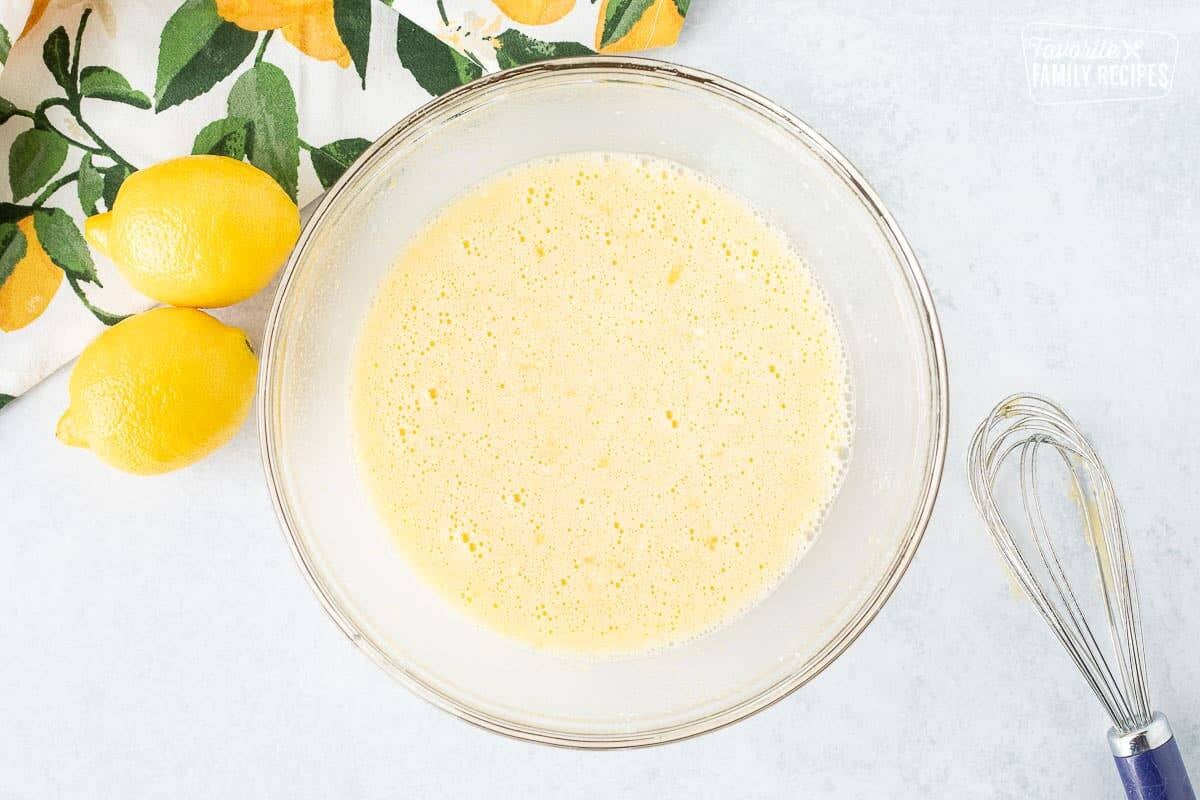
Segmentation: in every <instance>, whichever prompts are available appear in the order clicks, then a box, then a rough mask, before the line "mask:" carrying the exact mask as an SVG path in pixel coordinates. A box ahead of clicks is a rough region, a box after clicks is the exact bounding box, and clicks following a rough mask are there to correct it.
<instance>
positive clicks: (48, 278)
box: [0, 216, 63, 332]
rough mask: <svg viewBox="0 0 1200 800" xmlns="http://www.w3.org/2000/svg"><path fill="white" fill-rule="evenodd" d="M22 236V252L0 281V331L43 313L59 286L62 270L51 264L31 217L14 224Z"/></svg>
mask: <svg viewBox="0 0 1200 800" xmlns="http://www.w3.org/2000/svg"><path fill="white" fill-rule="evenodd" d="M17 228H18V229H19V230H20V231H21V233H23V234H24V235H25V255H24V256H22V257H21V259H20V260H19V261H18V262H17V263H16V264H15V265H13V270H12V272H11V273H9V276H8V277H7V278H5V279H4V282H3V283H2V284H0V331H6V332H8V331H15V330H19V329H20V328H24V327H25V326H26V325H28V324H29V323H31V322H33V321H34V320H35V319H37V318H38V317H40V316H41V315H42V312H43V311H45V310H46V306H48V305H50V301H51V300H52V299H53V298H54V295H55V293H56V292H58V287H59V286H61V285H62V281H63V273H62V270H61V269H59V268H58V267H56V266H55V265H54V262H53V261H51V260H50V257H49V256H47V255H46V251H45V250H43V249H42V245H41V243H40V242H38V238H37V233H36V232H35V231H34V229H33V217H32V216H28V217H25V218H24V219H22V220H21V221H20V222H18V223H17Z"/></svg>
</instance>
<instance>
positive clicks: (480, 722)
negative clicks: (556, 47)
mask: <svg viewBox="0 0 1200 800" xmlns="http://www.w3.org/2000/svg"><path fill="white" fill-rule="evenodd" d="M579 72H583V73H588V74H594V75H595V76H596V77H597V78H600V79H603V78H604V77H621V76H635V77H636V76H646V75H649V76H651V77H657V78H661V79H665V80H667V81H669V82H675V83H676V84H682V85H690V86H691V87H693V88H699V89H701V90H706V91H710V92H713V93H716V94H718V95H723V96H724V97H725V98H726V99H731V100H733V101H735V102H739V103H741V104H742V105H744V106H746V107H747V108H748V110H751V111H756V112H758V113H759V114H760V115H762V116H765V117H767V118H768V119H770V120H772V121H774V122H775V123H776V124H778V125H779V126H780V127H781V128H782V129H784V130H786V131H787V132H789V133H791V134H792V135H794V136H797V137H798V138H800V139H801V140H802V141H804V142H806V143H807V144H809V145H811V146H812V147H814V148H815V149H816V150H818V151H819V153H820V155H821V157H822V158H823V159H824V160H825V161H826V163H827V164H828V165H829V166H830V168H831V169H833V170H834V172H835V173H836V174H837V175H838V177H840V178H841V179H842V180H844V181H845V182H846V183H847V184H848V186H849V187H850V188H851V189H852V190H853V191H854V192H855V193H857V194H858V196H859V198H860V200H861V201H862V202H863V203H864V205H865V206H866V208H867V210H868V211H869V212H870V213H871V214H872V215H873V216H874V218H875V220H876V223H877V224H878V225H879V227H880V229H881V232H882V233H883V234H884V236H885V237H886V238H887V240H888V243H889V245H890V246H891V247H892V249H893V251H894V252H895V254H896V256H897V260H898V261H899V262H900V267H901V268H902V270H903V273H904V275H903V277H904V278H905V279H906V282H907V284H908V286H909V289H910V291H911V294H912V297H913V300H914V303H915V309H914V310H915V311H916V312H917V315H918V323H919V324H920V325H921V326H922V328H923V332H924V333H925V337H926V341H925V345H926V348H927V353H926V355H927V358H928V360H929V363H930V384H931V395H932V398H931V401H932V402H931V408H930V411H931V414H932V420H931V421H932V430H931V435H930V441H929V442H928V445H927V446H928V450H927V456H928V467H927V469H926V473H925V476H924V481H923V484H922V487H921V496H920V500H919V502H918V503H917V504H916V506H915V509H916V511H915V513H914V515H913V517H912V518H910V520H909V523H908V530H907V531H906V532H905V535H904V537H903V539H902V545H901V547H900V548H899V550H898V551H897V553H896V554H895V555H894V556H893V558H892V560H891V562H890V563H889V564H888V565H887V569H886V571H885V572H884V574H883V577H882V578H881V579H880V581H879V582H878V583H877V584H876V585H875V586H874V588H873V589H872V590H871V592H870V593H869V594H867V595H866V596H865V597H864V598H863V599H862V601H860V603H859V604H858V607H857V609H856V611H855V613H854V614H853V615H852V616H851V617H850V619H849V620H847V621H846V623H845V624H844V625H843V626H842V627H841V629H840V630H839V631H838V632H837V633H836V634H835V635H834V636H833V637H832V638H831V639H830V640H829V641H828V642H826V643H825V645H824V646H823V647H822V648H821V649H820V650H818V651H817V653H815V654H814V655H813V656H812V657H811V658H809V659H808V660H807V661H805V662H804V663H803V664H802V665H800V666H799V667H798V668H796V670H795V671H793V672H792V673H790V674H789V675H787V676H786V677H784V678H781V679H780V680H779V681H777V682H775V683H774V684H772V685H770V686H768V687H766V688H765V689H762V690H761V691H759V692H757V693H755V694H754V695H752V696H751V697H748V698H744V699H742V700H740V701H738V702H736V703H734V704H733V705H730V706H728V707H725V708H722V709H721V710H719V711H714V712H711V713H706V714H704V715H702V716H699V717H696V718H693V719H690V720H687V721H684V722H678V723H674V724H671V725H668V726H662V727H658V728H649V729H644V730H637V731H631V732H621V733H600V734H589V733H579V732H571V731H563V730H554V729H549V728H541V727H537V726H531V725H528V724H525V723H520V722H516V721H513V720H509V719H505V718H503V717H499V716H496V715H494V714H490V713H488V712H485V711H482V710H480V709H477V708H474V707H472V706H470V705H469V704H466V703H464V702H462V701H460V700H458V699H457V698H455V697H453V696H452V695H450V694H448V693H445V692H443V691H441V690H439V689H438V688H437V687H436V686H433V685H431V684H429V683H428V682H426V681H424V680H422V679H421V677H420V676H418V675H416V674H414V673H413V672H412V671H411V670H409V669H408V668H407V667H406V666H405V665H404V664H403V663H400V662H398V661H397V660H395V659H393V658H392V657H391V656H389V655H388V654H387V653H386V652H385V651H384V649H383V648H382V647H380V646H379V645H377V644H376V643H375V642H374V641H372V640H371V638H370V637H369V635H368V634H367V633H366V632H365V631H364V630H363V629H362V628H361V627H360V626H359V625H358V624H357V623H356V622H355V621H354V620H353V619H352V618H351V617H350V615H349V614H348V613H347V612H346V611H345V610H344V609H343V608H342V607H341V605H340V604H339V603H338V601H337V600H336V598H335V597H334V595H333V593H332V591H331V590H330V588H329V586H328V585H327V583H326V581H325V579H324V578H323V577H322V575H321V572H320V570H319V568H318V567H317V564H316V561H315V559H314V557H313V554H312V553H310V552H309V551H308V550H307V549H306V547H305V545H304V543H303V541H302V540H301V537H300V535H299V534H298V532H297V531H298V529H299V525H298V524H297V523H296V520H295V518H294V515H293V511H292V507H291V504H290V502H289V500H288V498H287V496H286V493H285V489H284V486H285V484H286V480H285V478H284V476H283V474H282V470H281V463H280V462H281V459H280V456H279V454H278V452H277V438H278V434H277V431H276V422H275V418H274V415H273V414H272V411H273V409H274V408H275V407H277V405H278V399H279V398H278V397H277V395H276V392H274V391H273V387H274V386H275V384H276V380H275V379H276V378H277V373H278V371H279V364H278V360H279V348H280V337H281V335H282V334H281V330H282V320H281V318H282V316H283V312H284V309H285V306H286V303H287V300H288V298H289V294H290V293H289V288H290V287H291V286H292V283H293V279H294V277H295V275H296V273H297V271H298V269H299V267H300V263H301V261H302V260H303V256H304V253H305V251H306V249H307V247H308V244H309V242H310V240H311V239H312V238H313V236H314V232H315V231H317V230H318V229H319V228H320V227H321V223H322V220H323V219H324V218H325V216H326V215H327V214H328V212H329V210H330V208H331V207H332V205H333V204H334V202H335V201H336V200H337V199H338V197H339V195H341V194H342V193H343V192H344V191H345V190H346V187H348V186H349V185H350V184H351V183H352V182H353V180H354V179H355V178H356V177H357V176H358V175H360V174H362V173H364V172H366V171H368V170H369V168H370V166H371V165H372V164H373V163H374V162H375V161H376V159H377V158H378V157H380V156H381V154H383V153H385V152H387V151H388V150H389V149H390V148H391V147H393V146H395V145H397V144H399V143H402V142H403V141H404V140H405V138H406V137H407V136H408V135H409V134H410V132H411V131H412V130H413V129H414V128H418V127H419V126H420V125H421V124H422V123H423V122H425V121H426V120H428V119H429V118H430V117H436V116H437V115H439V114H441V113H443V112H445V111H447V110H451V109H453V108H454V107H455V106H458V105H460V104H462V103H464V101H470V100H471V99H472V98H473V97H475V96H477V95H480V94H485V93H487V92H488V91H490V90H493V89H495V88H496V87H499V86H507V85H512V84H521V83H522V82H524V81H530V80H532V81H535V82H536V81H537V80H538V79H540V78H545V77H546V76H553V75H560V74H564V73H579ZM257 417H258V427H259V447H260V454H261V458H262V464H263V470H264V473H265V477H266V482H267V488H268V491H269V493H270V496H271V503H272V505H273V507H274V509H275V515H276V517H277V519H278V522H279V526H280V528H281V529H282V531H283V534H284V538H285V539H286V540H287V542H288V545H289V547H290V549H291V551H292V555H293V557H294V558H295V560H296V563H297V566H298V567H299V568H300V571H301V573H303V575H304V577H305V579H306V580H307V582H308V584H309V587H310V588H311V589H312V591H313V593H314V594H316V596H317V598H318V599H319V601H320V602H321V605H322V606H323V607H324V609H325V611H326V613H328V615H329V616H330V618H331V619H333V621H334V622H335V623H336V624H337V626H338V628H340V629H341V631H342V632H343V633H344V634H345V635H346V636H347V637H348V638H349V639H350V641H351V642H353V643H354V644H355V645H356V646H357V647H358V648H359V649H360V650H362V651H363V652H364V653H366V654H367V656H368V657H370V658H371V660H372V661H374V662H375V663H376V664H377V665H378V666H379V667H380V668H382V669H383V670H384V671H385V672H387V673H388V674H389V675H391V676H392V677H393V678H395V679H396V680H398V681H399V682H400V683H402V684H403V685H404V686H405V687H407V688H408V689H409V690H410V691H412V692H413V693H415V694H416V695H418V696H419V697H422V698H424V699H425V700H427V701H428V702H430V703H432V704H433V705H434V706H436V707H437V708H439V709H441V710H443V711H445V712H448V713H450V714H452V715H454V716H455V717H458V718H459V719H461V720H464V721H466V722H469V723H471V724H472V725H475V726H477V727H480V728H483V729H485V730H489V731H492V732H495V733H499V734H502V735H505V736H508V737H511V738H515V739H520V740H524V741H531V742H538V743H541V744H548V745H553V746H558V747H566V748H574V749H589V750H590V749H623V748H638V747H647V746H653V745H659V744H666V743H669V742H675V741H681V740H684V739H689V738H692V737H694V736H699V735H701V734H704V733H709V732H711V731H715V730H718V729H720V728H724V727H726V726H728V725H732V724H733V723H735V722H739V721H741V720H743V719H746V718H747V717H750V716H752V715H753V714H756V713H758V712H759V711H762V710H764V709H766V708H769V707H770V706H772V705H774V704H775V703H778V702H779V701H781V700H783V699H784V698H786V697H787V696H789V695H790V694H792V692H794V691H796V690H797V689H799V688H800V687H801V686H803V685H805V684H806V683H808V682H809V681H811V680H812V679H813V678H815V677H816V676H817V675H819V674H820V673H821V672H823V671H824V670H825V669H826V668H827V667H828V666H829V665H830V664H832V663H833V662H834V661H835V660H836V659H837V658H838V657H839V656H840V655H841V654H842V653H844V652H845V651H846V649H847V648H849V646H850V645H851V644H853V643H854V641H855V640H856V639H857V638H858V637H859V636H860V635H861V634H862V632H863V631H864V630H865V629H866V627H867V626H868V625H869V624H870V623H871V622H872V621H873V620H874V619H875V617H876V616H877V615H878V614H879V612H880V610H881V609H882V608H883V606H884V605H885V604H886V603H887V600H888V599H889V598H890V597H891V595H892V593H893V592H894V591H895V589H896V586H897V585H898V584H899V582H900V579H901V578H902V577H903V576H904V574H905V572H906V571H907V569H908V565H909V564H910V563H911V562H912V559H913V557H914V555H915V553H916V550H917V547H918V546H919V545H920V543H921V540H922V539H923V537H924V533H925V530H926V528H927V527H928V524H929V520H930V517H931V515H932V513H933V508H934V504H935V502H936V499H937V494H938V490H939V488H940V485H941V479H942V475H943V471H944V467H945V459H946V448H947V439H948V433H949V385H948V376H947V367H946V354H945V348H944V344H943V341H942V333H941V326H940V325H939V323H938V318H937V313H936V311H935V309H934V305H933V297H932V294H931V292H930V290H929V287H928V285H927V283H926V281H925V277H924V274H923V272H922V270H921V267H920V264H919V263H918V261H917V258H916V255H915V253H914V252H913V250H912V248H911V246H910V245H909V243H908V241H907V239H906V238H905V237H904V234H903V233H902V232H901V230H900V227H899V226H898V225H897V223H896V221H895V220H894V219H893V218H892V215H891V214H890V212H888V210H887V209H886V208H885V207H884V205H883V203H882V201H881V200H880V199H879V197H878V195H876V193H875V191H874V190H873V189H872V188H871V187H870V185H869V184H868V183H867V181H866V179H865V178H863V176H862V174H861V173H860V172H859V171H858V170H857V169H856V168H855V167H854V166H853V165H852V164H851V163H850V161H849V160H848V159H847V158H846V157H845V156H843V155H842V154H841V153H840V152H839V151H838V150H837V149H836V148H835V147H833V145H831V144H830V143H829V142H828V141H827V140H826V139H825V138H824V137H823V136H821V135H820V134H819V133H817V132H816V131H815V130H813V129H812V128H811V127H810V126H808V125H807V124H806V123H804V122H803V121H802V120H800V119H799V118H798V117H796V116H795V115H794V114H792V113H791V112H789V111H787V110H786V109H784V108H783V107H782V106H780V105H778V104H776V103H775V102H773V101H771V100H769V99H767V98H766V97H764V96H762V95H760V94H758V93H757V92H754V91H752V90H750V89H747V88H746V87H744V86H742V85H740V84H738V83H735V82H733V81H730V80H728V79H726V78H722V77H720V76H718V75H714V74H712V73H708V72H705V71H702V70H699V69H695V68H693V67H685V66H682V65H678V64H674V63H671V62H668V61H662V60H657V59H649V58H640V57H626V56H583V57H577V58H566V59H558V60H554V61H544V62H539V63H535V64H529V65H526V66H521V67H516V68H513V69H508V70H503V71H500V72H496V73H491V74H488V75H485V76H483V77H482V78H479V79H477V80H475V81H472V82H471V83H468V84H465V85H463V86H459V87H457V88H455V89H452V90H451V91H449V92H447V93H445V94H443V95H441V96H439V97H435V98H433V99H431V100H430V101H429V102H427V103H425V104H424V105H422V106H421V107H420V108H418V109H416V110H415V111H413V112H411V113H410V114H408V115H406V116H405V117H404V118H402V119H401V120H400V121H399V122H398V123H396V124H395V125H393V126H392V127H391V128H390V129H388V130H387V131H386V132H385V133H383V134H382V135H381V136H379V137H378V138H377V139H376V140H375V141H374V142H373V143H372V144H371V146H370V147H368V148H367V149H366V150H365V151H364V152H363V154H362V155H361V156H360V158H359V159H358V160H357V161H356V162H355V163H354V164H352V165H351V166H350V168H349V169H347V170H346V172H345V173H344V174H343V175H342V176H341V177H340V178H339V179H338V181H337V182H336V183H335V184H334V185H333V186H332V187H331V188H330V189H329V190H328V191H326V192H325V194H324V196H323V197H321V198H320V199H319V201H318V203H317V205H316V209H315V211H313V213H312V215H311V217H309V219H308V220H307V221H306V222H305V224H304V225H303V229H302V231H301V233H300V236H299V238H298V240H297V242H296V246H295V248H294V249H293V250H292V253H291V256H290V257H289V258H288V261H287V264H286V265H285V267H284V269H283V271H282V273H281V278H280V281H279V285H278V288H277V289H276V292H275V297H274V299H273V301H272V304H271V310H270V313H269V315H268V317H267V323H266V327H265V331H264V334H263V352H262V368H261V369H260V371H259V379H258V400H257Z"/></svg>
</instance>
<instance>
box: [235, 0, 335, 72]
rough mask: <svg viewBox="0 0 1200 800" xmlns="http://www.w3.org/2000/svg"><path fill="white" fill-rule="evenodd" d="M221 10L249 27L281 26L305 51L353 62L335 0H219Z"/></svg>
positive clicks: (245, 26) (313, 56)
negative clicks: (338, 24) (335, 15)
mask: <svg viewBox="0 0 1200 800" xmlns="http://www.w3.org/2000/svg"><path fill="white" fill-rule="evenodd" d="M217 13H218V14H220V15H221V18H222V19H226V20H228V21H230V22H232V23H234V24H235V25H237V26H238V27H240V28H244V29H246V30H248V31H271V30H278V31H279V32H280V33H282V34H283V38H285V39H287V40H288V41H289V42H291V43H292V44H293V45H295V46H296V48H297V49H298V50H299V51H300V52H302V53H304V54H305V55H307V56H310V57H312V58H315V59H318V60H320V61H333V62H336V63H337V64H338V66H341V67H348V66H350V51H349V50H348V49H346V45H345V43H343V42H342V39H341V35H340V34H339V33H338V29H337V23H336V21H335V20H334V16H333V0H217Z"/></svg>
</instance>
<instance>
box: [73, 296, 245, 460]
mask: <svg viewBox="0 0 1200 800" xmlns="http://www.w3.org/2000/svg"><path fill="white" fill-rule="evenodd" d="M257 371H258V358H257V357H256V356H255V355H254V351H253V350H251V349H250V343H249V342H248V341H247V340H246V335H245V334H244V333H242V331H240V330H238V329H237V328H233V327H230V326H228V325H225V324H224V323H221V322H218V321H217V320H215V319H213V318H212V317H210V316H209V315H208V314H205V313H204V312H203V311H196V310H195V309H191V308H156V309H153V310H151V311H147V312H145V313H142V314H138V315H136V316H133V317H130V318H129V319H126V320H124V321H122V322H119V323H117V324H116V325H114V326H113V327H111V328H109V329H108V330H106V331H104V332H103V333H101V334H100V335H99V336H98V337H96V339H95V341H93V342H92V343H91V344H90V345H88V346H87V349H85V350H84V351H83V354H82V355H81V356H79V361H78V362H77V363H76V364H75V369H74V370H73V371H72V372H71V383H70V394H71V403H70V405H69V406H68V408H67V410H66V413H64V414H63V415H62V418H61V419H60V420H59V421H58V431H57V435H58V438H59V439H60V440H61V441H62V442H64V443H65V444H69V445H72V446H74V447H87V448H90V449H91V450H92V451H93V452H95V453H96V455H97V456H99V457H100V459H101V460H102V461H104V462H106V463H108V464H110V465H112V466H114V467H116V468H117V469H121V470H124V471H126V472H132V473H134V474H137V475H152V474H155V473H160V472H168V471H170V470H173V469H178V468H179V467H183V466H187V465H188V464H191V463H192V462H194V461H198V460H199V459H201V458H203V457H204V456H205V455H207V454H208V453H210V452H212V451H213V450H216V449H217V448H218V447H220V446H221V445H223V444H225V442H227V441H229V439H231V438H232V437H233V434H234V433H235V432H236V431H237V429H238V428H239V427H240V426H241V424H242V422H243V421H245V419H246V414H247V413H249V411H250V402H251V400H252V399H253V397H254V378H255V373H256V372H257Z"/></svg>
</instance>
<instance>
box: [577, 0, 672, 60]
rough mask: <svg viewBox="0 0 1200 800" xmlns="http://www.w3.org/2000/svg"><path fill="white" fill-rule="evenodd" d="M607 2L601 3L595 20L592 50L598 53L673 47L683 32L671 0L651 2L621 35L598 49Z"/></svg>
mask: <svg viewBox="0 0 1200 800" xmlns="http://www.w3.org/2000/svg"><path fill="white" fill-rule="evenodd" d="M609 2H610V0H604V3H603V4H602V5H601V6H600V15H599V16H598V17H597V19H596V49H597V50H598V51H600V52H601V53H627V52H629V51H631V50H649V49H650V48H652V47H666V46H667V45H671V44H674V43H675V40H676V39H678V38H679V32H680V31H682V30H683V15H682V14H680V13H679V7H678V5H676V2H675V0H654V2H653V3H652V4H651V5H650V7H649V8H647V9H646V10H645V11H643V12H642V15H641V16H640V17H638V21H637V22H635V23H633V25H632V27H630V29H629V30H628V31H627V32H626V33H625V35H624V36H622V37H621V38H620V39H617V40H616V41H615V42H609V43H608V44H607V45H605V46H603V47H602V46H601V42H602V41H603V39H604V21H605V19H606V18H607V17H608V4H609Z"/></svg>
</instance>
